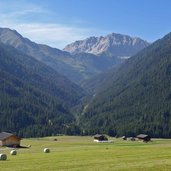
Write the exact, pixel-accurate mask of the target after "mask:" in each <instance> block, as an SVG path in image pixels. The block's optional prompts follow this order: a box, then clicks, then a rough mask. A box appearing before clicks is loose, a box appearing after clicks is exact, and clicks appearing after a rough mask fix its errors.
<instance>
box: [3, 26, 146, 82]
mask: <svg viewBox="0 0 171 171" xmlns="http://www.w3.org/2000/svg"><path fill="white" fill-rule="evenodd" d="M109 37H110V36H109ZM126 38H127V37H126ZM130 39H131V38H130ZM126 40H127V39H126ZM106 41H107V42H108V41H109V40H108V39H107V40H106ZM122 41H124V40H122ZM132 41H133V40H132ZM0 42H2V43H4V44H7V45H10V46H13V47H14V48H16V49H17V50H20V51H21V52H23V53H25V54H27V55H30V56H33V57H34V58H35V59H37V60H39V61H41V62H43V63H44V64H46V65H48V66H50V67H51V68H53V69H54V70H56V71H57V72H58V73H60V74H62V75H65V76H66V77H67V78H69V79H70V80H71V81H73V82H75V83H77V84H80V83H81V82H82V81H83V80H85V79H88V78H91V77H93V76H95V75H96V74H99V73H101V72H104V71H106V70H108V69H110V68H113V67H115V66H118V65H119V64H120V63H122V62H123V61H124V60H125V59H122V58H120V57H119V58H118V57H117V56H115V55H116V53H113V51H115V52H117V51H119V49H118V48H117V49H113V46H111V51H110V53H109V54H108V53H107V51H104V53H101V51H100V50H101V49H104V48H100V46H99V47H98V49H97V51H99V53H100V54H99V53H97V54H98V56H97V55H93V54H90V53H86V52H89V51H86V50H85V51H84V50H82V51H80V53H77V54H74V55H73V54H70V53H68V52H64V51H62V50H59V49H56V48H51V47H49V46H47V45H41V44H37V43H34V42H32V41H30V40H29V39H27V38H24V37H22V36H21V35H20V34H19V33H18V32H16V31H15V30H11V29H8V28H0ZM135 42H136V43H134V44H135V46H134V53H135V52H137V51H138V50H140V49H142V48H144V47H145V45H148V43H145V41H144V42H143V41H142V40H139V39H136V41H135ZM138 42H139V43H138ZM122 43H123V42H122ZM130 43H131V42H130ZM132 43H133V42H132ZM143 43H144V44H143ZM91 46H94V45H93V44H91ZM119 47H120V46H119ZM130 47H132V45H130ZM130 47H129V46H127V45H126V47H124V46H122V48H121V49H120V50H121V51H120V52H122V51H123V49H125V50H124V56H126V57H127V56H130V51H132V50H131V48H130ZM126 48H127V50H126ZM128 48H129V51H128ZM112 49H113V50H112ZM127 52H129V53H127ZM111 53H112V54H111Z"/></svg>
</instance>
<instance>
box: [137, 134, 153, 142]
mask: <svg viewBox="0 0 171 171" xmlns="http://www.w3.org/2000/svg"><path fill="white" fill-rule="evenodd" d="M137 138H138V139H139V140H143V142H149V141H150V140H151V137H150V136H149V135H146V134H139V135H137Z"/></svg>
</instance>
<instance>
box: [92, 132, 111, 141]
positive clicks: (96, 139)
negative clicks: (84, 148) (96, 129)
mask: <svg viewBox="0 0 171 171" xmlns="http://www.w3.org/2000/svg"><path fill="white" fill-rule="evenodd" d="M94 141H95V142H100V141H108V139H107V137H106V136H105V135H101V134H96V135H95V136H94Z"/></svg>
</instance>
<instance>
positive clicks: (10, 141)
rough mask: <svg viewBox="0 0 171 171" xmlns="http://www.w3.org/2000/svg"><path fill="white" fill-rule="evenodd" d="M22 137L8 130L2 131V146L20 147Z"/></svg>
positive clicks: (0, 141) (0, 136) (0, 137)
mask: <svg viewBox="0 0 171 171" xmlns="http://www.w3.org/2000/svg"><path fill="white" fill-rule="evenodd" d="M20 140H21V138H19V137H17V136H16V135H14V134H11V133H8V132H1V133H0V146H8V147H13V146H15V147H18V146H20Z"/></svg>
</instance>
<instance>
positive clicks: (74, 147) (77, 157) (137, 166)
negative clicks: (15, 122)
mask: <svg viewBox="0 0 171 171" xmlns="http://www.w3.org/2000/svg"><path fill="white" fill-rule="evenodd" d="M55 138H57V141H54V139H55ZM110 139H113V140H114V142H113V143H96V142H93V138H92V137H80V136H78V137H77V136H57V137H46V138H39V139H36V138H35V139H23V140H22V142H21V145H23V146H27V145H31V147H30V148H22V149H18V150H17V152H18V153H17V155H16V156H11V155H10V150H11V149H10V150H9V149H6V148H0V153H5V154H7V155H8V159H7V160H6V161H0V171H58V170H59V171H84V170H85V171H113V170H114V171H156V170H159V171H166V170H168V171H170V170H171V140H166V139H165V140H164V139H153V140H152V142H149V143H143V142H139V141H135V142H132V141H123V140H121V139H114V138H110ZM46 147H47V148H50V150H51V152H50V153H44V152H43V149H44V148H46Z"/></svg>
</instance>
